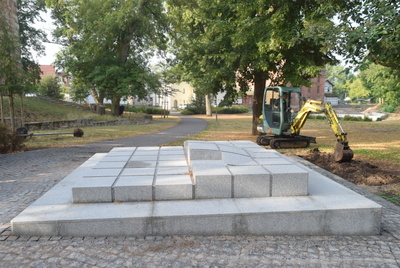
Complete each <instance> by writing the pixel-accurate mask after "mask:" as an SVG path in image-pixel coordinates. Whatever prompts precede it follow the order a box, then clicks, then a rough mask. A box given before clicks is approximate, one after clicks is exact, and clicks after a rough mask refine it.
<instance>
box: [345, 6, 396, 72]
mask: <svg viewBox="0 0 400 268" xmlns="http://www.w3.org/2000/svg"><path fill="white" fill-rule="evenodd" d="M354 3H355V4H356V6H355V10H356V12H351V13H350V14H348V15H347V16H346V17H345V18H344V20H343V22H344V24H345V28H344V30H345V33H346V34H345V36H344V38H345V40H343V42H342V44H344V45H345V46H344V49H345V50H346V51H347V52H348V59H349V61H351V62H352V63H362V62H364V63H365V62H367V63H368V61H372V62H375V63H377V64H380V65H383V66H387V67H390V68H393V69H395V70H397V71H399V66H400V53H399V49H400V47H399V44H400V15H399V12H400V2H399V1H393V0H366V1H355V2H354Z"/></svg>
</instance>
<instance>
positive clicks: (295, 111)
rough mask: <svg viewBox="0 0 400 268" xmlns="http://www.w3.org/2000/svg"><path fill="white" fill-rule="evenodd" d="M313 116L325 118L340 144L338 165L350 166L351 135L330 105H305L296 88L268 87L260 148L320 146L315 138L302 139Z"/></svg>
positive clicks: (321, 103) (263, 109) (265, 94)
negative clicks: (349, 137) (349, 140)
mask: <svg viewBox="0 0 400 268" xmlns="http://www.w3.org/2000/svg"><path fill="white" fill-rule="evenodd" d="M310 113H321V114H325V116H326V118H327V120H328V122H329V124H330V126H331V128H332V130H333V132H334V133H335V136H336V139H337V143H336V147H335V151H334V154H333V156H334V160H335V161H336V162H349V161H351V159H352V158H353V155H354V154H353V151H352V150H351V149H350V147H349V144H348V141H347V133H346V132H344V130H343V128H342V126H341V125H340V123H339V120H338V117H337V115H336V112H335V111H334V110H333V108H332V106H331V104H330V103H323V102H321V101H316V100H307V101H303V99H302V95H301V90H300V89H299V88H295V87H267V88H266V89H265V91H264V97H263V107H262V115H261V116H260V124H259V126H258V127H257V130H258V132H259V133H260V135H259V137H258V138H257V143H258V144H259V145H269V146H270V147H271V148H273V149H277V148H304V147H308V146H309V145H310V143H316V140H315V137H309V136H303V135H300V130H301V128H302V127H303V126H304V123H305V122H306V121H307V118H308V116H309V114H310Z"/></svg>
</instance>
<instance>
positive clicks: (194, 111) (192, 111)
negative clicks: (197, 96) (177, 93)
mask: <svg viewBox="0 0 400 268" xmlns="http://www.w3.org/2000/svg"><path fill="white" fill-rule="evenodd" d="M205 113H206V108H204V107H195V106H188V107H186V108H185V109H183V110H182V111H181V114H183V115H193V114H205Z"/></svg>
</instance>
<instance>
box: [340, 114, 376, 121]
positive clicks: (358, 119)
mask: <svg viewBox="0 0 400 268" xmlns="http://www.w3.org/2000/svg"><path fill="white" fill-rule="evenodd" d="M343 120H344V121H364V122H371V121H372V119H371V118H368V117H366V116H364V117H358V116H351V115H345V116H344V117H343Z"/></svg>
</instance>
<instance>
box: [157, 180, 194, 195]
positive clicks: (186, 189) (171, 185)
mask: <svg viewBox="0 0 400 268" xmlns="http://www.w3.org/2000/svg"><path fill="white" fill-rule="evenodd" d="M154 191H155V200H184V199H193V183H192V180H191V178H190V176H189V175H157V176H156V179H155V184H154Z"/></svg>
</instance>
